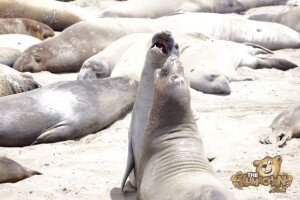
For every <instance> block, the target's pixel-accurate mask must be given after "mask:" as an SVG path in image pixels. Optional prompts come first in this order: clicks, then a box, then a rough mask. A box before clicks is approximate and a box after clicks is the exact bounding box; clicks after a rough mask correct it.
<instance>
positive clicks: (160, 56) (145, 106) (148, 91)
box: [121, 31, 178, 190]
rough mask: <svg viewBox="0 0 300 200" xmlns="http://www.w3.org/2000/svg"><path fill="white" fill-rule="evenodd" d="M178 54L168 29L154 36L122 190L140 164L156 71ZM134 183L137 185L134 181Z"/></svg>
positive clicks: (131, 132) (132, 125)
mask: <svg viewBox="0 0 300 200" xmlns="http://www.w3.org/2000/svg"><path fill="white" fill-rule="evenodd" d="M173 54H175V55H178V45H177V44H176V43H175V41H174V39H173V37H172V34H171V33H170V32H168V31H163V32H161V33H157V34H155V35H154V36H153V38H152V43H151V47H150V48H149V49H148V52H147V55H146V60H145V63H144V68H143V71H142V75H141V81H140V84H139V89H138V92H137V97H136V100H135V103H134V107H133V111H132V117H131V122H130V127H129V131H128V157H127V166H126V170H125V174H124V177H123V180H122V186H121V188H122V190H123V188H124V186H125V182H126V180H127V178H128V176H129V173H130V172H131V171H132V170H133V169H134V171H135V170H136V169H137V167H138V166H139V158H140V146H141V141H142V138H143V135H144V131H145V127H146V122H147V117H148V111H149V108H150V106H151V102H152V94H153V90H152V86H153V79H154V72H155V70H156V69H158V68H161V67H162V66H163V64H164V62H165V61H166V60H167V58H168V57H169V56H170V55H173ZM132 185H135V184H134V182H133V181H132Z"/></svg>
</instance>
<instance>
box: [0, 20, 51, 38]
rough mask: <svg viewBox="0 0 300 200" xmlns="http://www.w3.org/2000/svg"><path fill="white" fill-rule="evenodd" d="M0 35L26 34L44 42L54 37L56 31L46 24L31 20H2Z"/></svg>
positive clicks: (0, 22) (0, 21)
mask: <svg viewBox="0 0 300 200" xmlns="http://www.w3.org/2000/svg"><path fill="white" fill-rule="evenodd" d="M0 34H25V35H30V36H33V37H36V38H38V39H40V40H44V39H47V38H48V37H52V36H54V31H53V30H52V28H50V27H49V26H47V25H46V24H43V23H40V22H37V21H34V20H31V19H25V18H2V19H0Z"/></svg>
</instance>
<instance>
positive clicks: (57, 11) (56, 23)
mask: <svg viewBox="0 0 300 200" xmlns="http://www.w3.org/2000/svg"><path fill="white" fill-rule="evenodd" d="M0 7H1V11H0V17H1V18H28V19H33V20H35V21H39V22H42V23H44V24H47V25H48V26H50V27H51V28H52V29H53V30H55V31H62V30H64V29H65V28H67V27H69V26H71V25H73V24H75V23H77V22H80V21H82V20H84V19H85V17H86V16H85V13H84V11H83V10H82V9H81V8H80V7H77V6H74V5H71V4H68V3H63V2H58V1H52V0H39V1H35V0H26V1H20V0H1V1H0Z"/></svg>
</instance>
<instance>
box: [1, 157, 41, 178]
mask: <svg viewBox="0 0 300 200" xmlns="http://www.w3.org/2000/svg"><path fill="white" fill-rule="evenodd" d="M33 175H42V173H40V172H38V171H34V170H27V169H25V168H24V167H23V166H22V165H20V164H19V163H17V162H15V161H13V160H11V159H9V158H6V157H2V156H0V183H15V182H18V181H20V180H23V179H25V178H29V177H31V176H33Z"/></svg>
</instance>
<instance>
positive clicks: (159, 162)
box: [136, 56, 234, 200]
mask: <svg viewBox="0 0 300 200" xmlns="http://www.w3.org/2000/svg"><path fill="white" fill-rule="evenodd" d="M154 76H155V79H154V86H153V90H154V91H153V100H152V104H151V107H150V109H149V117H148V120H147V125H146V131H145V134H144V137H143V139H142V145H141V157H140V161H139V163H140V164H139V166H138V168H137V175H136V177H137V180H138V184H137V192H138V199H140V200H148V199H149V200H150V199H156V200H182V199H201V200H204V199H205V200H208V199H218V200H224V199H228V200H229V199H234V198H233V196H232V195H231V193H230V192H229V190H228V189H227V188H226V187H225V185H224V184H223V183H222V181H221V180H220V179H219V178H218V177H217V175H216V172H215V171H214V169H213V168H212V166H211V165H210V164H209V162H208V160H207V159H206V156H205V153H204V149H203V142H202V139H201V137H200V134H199V131H198V127H197V124H196V121H195V119H194V116H193V112H192V109H191V96H190V86H189V81H188V79H187V78H186V77H185V75H184V69H183V67H182V65H181V63H180V61H179V60H178V58H177V57H176V56H173V57H170V58H169V59H168V60H167V61H166V63H165V64H164V67H163V68H162V69H161V70H157V71H156V72H155V75H154Z"/></svg>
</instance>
